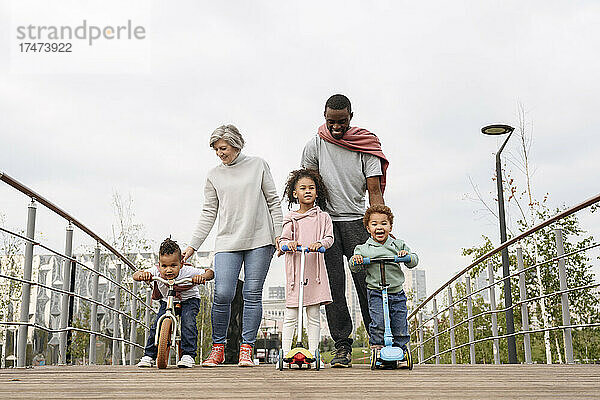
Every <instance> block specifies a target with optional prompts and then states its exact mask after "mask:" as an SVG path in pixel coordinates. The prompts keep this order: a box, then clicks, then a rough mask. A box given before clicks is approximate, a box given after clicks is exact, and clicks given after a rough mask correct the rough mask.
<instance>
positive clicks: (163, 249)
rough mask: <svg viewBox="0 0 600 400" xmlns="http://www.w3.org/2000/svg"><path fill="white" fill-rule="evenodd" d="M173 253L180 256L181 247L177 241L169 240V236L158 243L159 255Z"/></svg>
mask: <svg viewBox="0 0 600 400" xmlns="http://www.w3.org/2000/svg"><path fill="white" fill-rule="evenodd" d="M175 253H177V254H178V255H179V258H181V248H180V247H179V245H178V244H177V242H176V241H174V240H171V237H168V238H166V239H165V240H163V242H162V243H161V244H160V249H159V251H158V254H160V255H161V256H164V255H171V254H175Z"/></svg>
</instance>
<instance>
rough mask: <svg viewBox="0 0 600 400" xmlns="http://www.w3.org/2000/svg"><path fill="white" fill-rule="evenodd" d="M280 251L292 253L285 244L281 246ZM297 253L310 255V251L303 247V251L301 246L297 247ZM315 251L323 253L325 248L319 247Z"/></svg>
mask: <svg viewBox="0 0 600 400" xmlns="http://www.w3.org/2000/svg"><path fill="white" fill-rule="evenodd" d="M281 250H282V251H292V249H290V248H289V247H288V246H287V244H284V245H283V246H281ZM296 250H297V251H304V252H305V253H310V252H311V250H309V249H308V248H307V247H304V249H303V248H302V246H298V247H297V248H296ZM317 251H318V252H319V253H325V247H323V246H321V247H319V248H318V249H317Z"/></svg>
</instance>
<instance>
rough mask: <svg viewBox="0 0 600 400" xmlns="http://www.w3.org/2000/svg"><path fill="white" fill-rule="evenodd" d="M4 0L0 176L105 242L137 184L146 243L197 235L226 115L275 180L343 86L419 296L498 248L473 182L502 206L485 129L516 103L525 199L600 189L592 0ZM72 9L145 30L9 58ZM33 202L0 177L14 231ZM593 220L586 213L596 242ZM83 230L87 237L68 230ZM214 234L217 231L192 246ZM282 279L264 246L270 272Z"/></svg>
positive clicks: (567, 201)
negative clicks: (528, 141) (381, 159)
mask: <svg viewBox="0 0 600 400" xmlns="http://www.w3.org/2000/svg"><path fill="white" fill-rule="evenodd" d="M0 4H1V5H0V54H2V56H1V57H0V171H2V172H4V173H6V174H8V175H10V176H12V177H14V178H16V179H17V180H19V181H20V182H22V183H23V184H25V185H26V186H28V187H30V188H32V189H34V190H35V191H37V192H39V193H40V194H42V195H44V196H45V197H46V198H48V199H49V200H51V201H53V202H54V203H55V204H57V205H59V206H60V207H61V208H63V209H64V210H66V211H68V212H69V213H71V214H72V215H73V216H74V217H75V218H77V219H79V220H80V221H81V222H83V223H84V224H85V225H87V226H88V227H89V228H91V229H92V230H93V231H95V232H97V233H98V234H99V235H100V236H102V237H104V238H106V239H107V240H110V237H111V235H112V229H111V225H112V224H113V223H114V221H115V218H114V210H113V207H112V196H113V194H114V193H119V194H120V195H121V196H124V197H127V196H131V198H132V199H133V201H134V210H135V219H136V221H137V222H139V223H141V224H143V225H144V228H145V232H146V234H147V237H148V238H149V239H151V240H152V241H153V243H154V246H155V247H157V246H158V244H159V243H160V242H161V241H162V240H163V239H164V238H165V237H166V236H168V235H172V237H173V238H174V239H176V240H178V241H179V243H181V244H183V245H186V244H187V243H188V242H189V240H190V235H191V232H192V230H193V228H194V227H195V224H196V222H197V219H198V217H199V215H200V211H201V208H202V202H203V186H204V182H205V176H206V172H207V171H208V170H209V169H210V168H212V167H214V166H216V165H217V164H218V159H217V158H216V156H215V155H214V152H213V151H212V150H211V149H210V148H209V146H208V138H209V136H210V134H211V132H212V131H213V130H214V129H215V128H216V127H218V126H220V125H222V124H227V123H232V124H234V125H236V126H237V127H238V128H239V129H240V131H241V132H242V134H243V135H244V137H245V139H246V143H247V145H246V148H245V149H244V152H245V153H246V154H249V155H254V156H260V157H262V158H264V159H265V160H266V161H267V162H268V163H269V165H270V167H271V170H272V173H273V176H274V179H275V182H276V184H277V187H278V188H279V190H280V193H281V192H283V187H284V183H285V179H286V176H287V174H288V173H289V172H290V171H291V170H293V169H296V168H297V167H298V166H299V161H300V154H301V152H302V148H303V146H304V144H305V143H306V142H307V141H308V140H309V139H310V138H311V137H312V136H313V135H314V134H315V133H316V131H317V127H318V126H319V125H321V124H322V123H323V106H324V103H325V101H326V99H327V98H328V97H329V96H330V95H332V94H335V93H343V94H346V95H347V96H348V97H349V98H350V99H351V101H352V105H353V111H354V119H353V120H352V125H355V126H360V127H364V128H367V129H369V130H370V131H372V132H374V133H375V134H377V136H378V137H379V138H380V140H381V142H382V146H383V151H384V153H385V154H386V156H387V157H388V159H389V161H390V167H389V169H388V186H387V189H386V192H385V201H386V203H387V204H388V205H389V206H390V207H391V208H392V210H393V211H394V213H395V215H396V219H395V224H394V230H393V232H394V233H395V234H396V235H397V236H398V237H400V238H402V239H404V240H405V242H406V243H407V244H408V245H409V246H410V247H411V249H413V251H415V252H417V253H418V254H419V258H420V267H421V268H423V269H425V270H426V276H427V286H428V288H427V290H428V293H431V292H432V291H433V290H434V289H435V288H437V287H438V286H439V285H440V284H442V283H443V282H444V281H446V280H448V279H449V278H450V277H451V276H452V275H453V274H454V273H456V272H457V271H458V270H460V269H462V268H463V267H464V266H466V265H467V264H468V261H469V260H468V259H467V258H465V257H462V256H461V249H462V248H464V247H470V246H473V245H477V244H480V243H482V241H481V236H482V235H487V236H489V237H490V238H491V239H492V241H493V243H494V244H495V245H497V244H498V243H499V234H498V227H497V221H496V220H494V218H493V217H492V216H491V215H490V214H489V213H487V212H486V211H485V210H484V207H483V206H482V204H481V203H480V202H478V201H473V200H471V198H472V197H473V187H472V184H471V182H474V184H475V185H477V187H478V189H479V190H480V192H481V193H482V195H483V196H484V197H485V198H486V199H487V200H488V201H489V203H490V204H491V206H492V207H493V208H494V207H496V203H494V202H493V198H494V192H495V183H494V182H493V181H492V177H493V175H494V160H495V158H494V157H495V152H496V151H497V149H498V147H499V146H500V144H501V140H502V139H498V138H495V137H489V136H484V135H482V134H481V132H480V129H481V127H482V126H484V125H487V124H490V123H505V124H510V125H512V126H517V125H518V112H517V111H518V107H519V104H521V105H522V106H523V108H524V109H525V111H526V114H525V116H526V122H527V125H526V127H527V132H528V133H529V134H531V135H532V138H533V142H532V146H531V163H532V166H533V170H534V174H533V178H532V183H533V190H534V194H535V195H536V196H537V197H538V198H541V197H542V196H543V195H544V194H545V193H549V194H550V200H549V204H550V205H551V206H553V207H560V206H571V205H574V204H577V203H580V202H581V201H583V200H585V199H587V198H589V197H591V196H593V195H595V194H597V193H598V191H599V188H600V185H599V183H600V179H599V178H598V171H599V170H600V161H599V159H598V154H600V141H599V140H598V139H597V137H596V135H597V130H598V127H599V126H600V113H599V112H598V109H599V108H600V101H599V100H598V93H600V72H599V71H600V53H598V51H597V49H598V48H600V3H598V2H596V1H529V2H522V1H486V2H481V1H451V2H449V1H423V2H414V1H380V2H366V1H343V2H342V1H330V2H317V1H304V2H274V1H253V2H242V1H231V2H226V3H225V2H207V1H178V2H167V1H147V2H140V1H134V2H127V3H120V2H115V1H103V2H99V1H80V2H75V1H54V2H52V3H49V2H41V1H27V0H26V1H6V0H4V1H2V2H0ZM84 19H85V20H86V21H87V23H88V24H97V25H102V26H104V25H107V24H118V23H122V22H123V21H127V20H131V21H133V22H134V24H136V25H141V26H143V27H144V30H145V37H144V39H143V40H137V41H135V40H128V41H126V40H119V41H117V40H114V41H108V40H104V41H101V40H99V41H97V42H96V43H94V44H93V45H88V44H87V43H85V41H84V42H82V41H73V53H72V54H44V53H39V54H23V53H20V52H19V47H18V46H19V43H20V42H22V41H19V40H18V39H17V34H16V33H17V31H16V28H17V27H18V26H23V25H28V24H38V25H53V24H54V25H60V24H71V25H73V26H75V25H79V24H81V23H82V21H83V20H84ZM67 41H68V40H67ZM63 56H64V57H63ZM516 139H517V138H512V139H511V141H510V142H509V144H508V147H507V149H506V150H504V153H503V157H505V159H506V160H508V169H509V170H511V171H512V172H513V176H514V177H515V179H516V181H517V184H519V185H521V187H523V181H522V180H521V179H520V178H521V176H520V175H519V173H518V171H517V168H516V167H515V166H514V164H513V163H511V160H512V161H514V160H515V159H516V155H517V152H518V140H516ZM28 202H29V200H28V199H27V198H26V197H25V196H23V195H22V194H19V193H17V192H15V191H14V190H12V189H10V188H9V187H8V186H7V185H5V184H3V183H2V184H0V211H1V212H2V213H3V214H4V215H5V216H6V226H8V227H9V228H13V229H24V227H25V220H26V213H27V204H28ZM285 207H286V205H284V209H285ZM511 210H512V211H511ZM509 214H510V215H509V225H511V226H513V227H514V223H515V213H514V210H513V209H512V207H509ZM599 214H600V213H595V214H590V213H589V212H587V211H584V212H583V213H581V219H582V224H583V227H584V228H585V229H587V230H588V231H589V232H590V233H592V234H595V235H596V237H600V232H599V229H598V228H599V227H600V224H599V223H598V222H599V221H598V217H599ZM65 225H66V224H65V222H64V221H62V220H60V218H57V217H56V216H53V215H51V213H49V212H48V211H46V210H44V209H43V207H42V206H40V207H38V220H37V226H36V231H37V233H36V234H37V235H38V236H39V237H41V238H43V240H44V243H47V244H49V245H51V246H53V247H55V248H57V249H62V248H63V247H64V227H65ZM40 235H41V236H40ZM75 242H76V245H75V247H77V246H78V245H81V244H85V243H90V242H89V240H88V239H86V238H85V237H84V234H83V233H81V232H78V231H76V233H75ZM213 245H214V235H213V236H211V237H209V239H208V240H207V241H206V242H205V244H204V245H203V246H202V249H204V250H210V249H211V248H212V246H213ZM596 263H597V261H596ZM283 276H284V275H283V263H282V261H281V259H277V260H274V261H273V263H272V266H271V270H270V273H269V276H268V278H267V283H266V286H275V285H282V284H283V279H284V278H283Z"/></svg>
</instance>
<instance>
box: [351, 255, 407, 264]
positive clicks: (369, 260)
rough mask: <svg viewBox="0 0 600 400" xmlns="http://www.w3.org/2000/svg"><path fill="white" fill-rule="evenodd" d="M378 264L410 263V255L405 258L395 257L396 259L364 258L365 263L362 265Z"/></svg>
mask: <svg viewBox="0 0 600 400" xmlns="http://www.w3.org/2000/svg"><path fill="white" fill-rule="evenodd" d="M377 262H395V263H409V262H410V254H407V255H405V256H402V257H400V256H395V257H382V258H369V257H363V262H362V264H364V265H367V264H374V263H377Z"/></svg>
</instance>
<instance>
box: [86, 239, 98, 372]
mask: <svg viewBox="0 0 600 400" xmlns="http://www.w3.org/2000/svg"><path fill="white" fill-rule="evenodd" d="M94 271H95V272H96V273H92V300H96V301H98V279H99V278H100V275H98V272H100V245H99V244H96V249H95V250H94ZM90 319H91V321H90V327H91V330H92V331H93V332H98V305H97V304H95V303H92V309H91V312H90ZM89 354H90V356H89V364H91V365H93V364H96V334H95V333H92V334H90V351H89Z"/></svg>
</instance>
